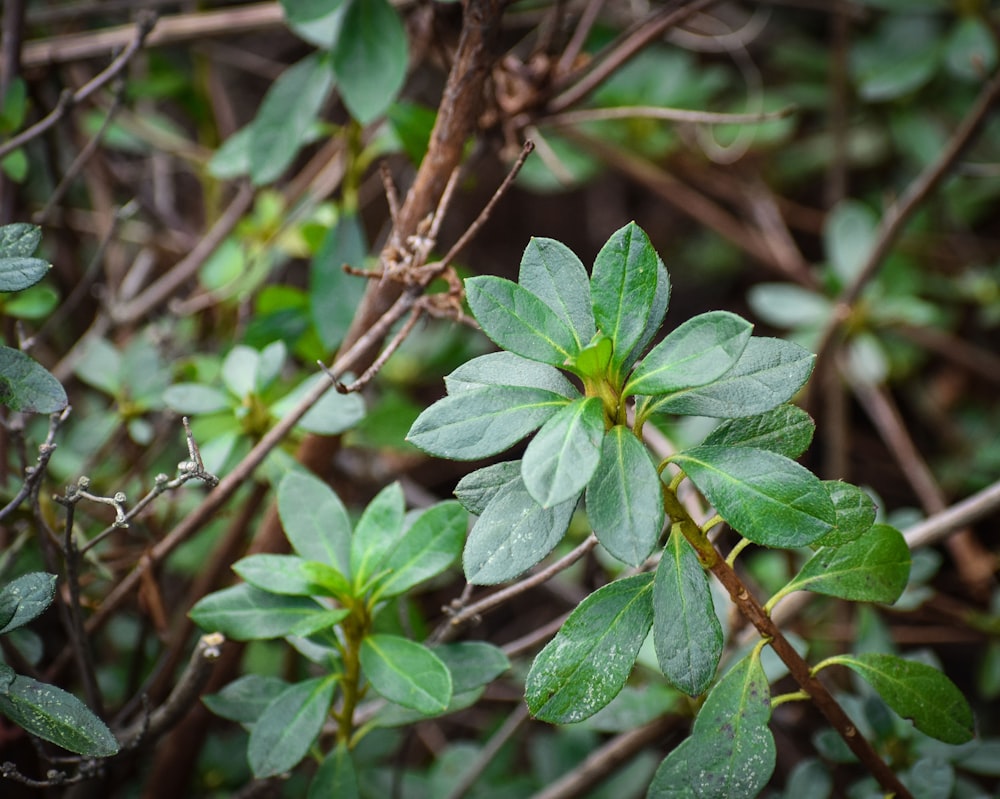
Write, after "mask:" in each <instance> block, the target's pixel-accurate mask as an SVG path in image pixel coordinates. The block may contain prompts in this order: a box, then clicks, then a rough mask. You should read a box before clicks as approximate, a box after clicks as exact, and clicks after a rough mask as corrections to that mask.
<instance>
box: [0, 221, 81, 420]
mask: <svg viewBox="0 0 1000 799" xmlns="http://www.w3.org/2000/svg"><path fill="white" fill-rule="evenodd" d="M41 237H42V233H41V230H40V229H39V228H38V227H37V226H36V225H28V224H24V223H17V224H13V225H4V226H3V227H0V292H14V291H22V290H24V289H26V288H28V287H29V286H33V285H35V284H36V283H38V281H40V280H41V279H42V278H43V277H45V275H46V274H47V273H48V271H49V269H50V268H51V264H49V263H48V262H47V261H44V260H42V259H41V258H35V257H34V252H35V250H36V249H37V248H38V243H39V241H41ZM66 402H67V400H66V391H65V389H63V387H62V385H61V384H60V383H59V381H58V380H56V379H55V377H53V376H52V375H51V374H50V373H49V371H48V370H47V369H45V367H43V366H42V365H41V364H39V363H38V362H37V361H35V360H34V359H33V358H31V357H30V356H28V355H25V354H24V353H23V352H21V351H20V350H15V349H13V348H12V347H5V346H2V345H0V403H2V404H3V405H6V406H7V407H8V408H10V409H11V410H15V411H27V412H31V413H54V412H56V411H61V410H62V409H63V408H65V407H66Z"/></svg>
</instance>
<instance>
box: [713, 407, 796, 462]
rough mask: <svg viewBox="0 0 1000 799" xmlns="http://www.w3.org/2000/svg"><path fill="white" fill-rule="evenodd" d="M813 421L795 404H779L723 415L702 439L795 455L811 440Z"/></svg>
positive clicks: (715, 443) (716, 443)
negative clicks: (760, 410) (752, 413)
mask: <svg viewBox="0 0 1000 799" xmlns="http://www.w3.org/2000/svg"><path fill="white" fill-rule="evenodd" d="M815 429H816V425H815V424H814V423H813V420H812V418H811V417H810V416H809V414H808V413H806V412H805V411H804V410H802V409H801V408H799V407H798V406H796V405H779V406H778V407H777V408H772V409H771V410H769V411H765V412H764V413H762V414H759V415H757V416H747V417H744V418H742V419H727V420H726V421H724V422H723V423H722V424H720V425H719V426H718V427H716V428H715V429H714V430H713V431H712V432H711V433H709V434H708V436H707V437H706V438H705V441H704V442H703V443H705V444H713V445H719V446H728V447H753V448H754V449H766V450H768V451H770V452H777V453H778V454H779V455H784V456H785V457H786V458H797V457H799V455H801V454H802V453H803V452H805V451H806V450H807V449H808V448H809V444H810V443H812V437H813V432H814V431H815Z"/></svg>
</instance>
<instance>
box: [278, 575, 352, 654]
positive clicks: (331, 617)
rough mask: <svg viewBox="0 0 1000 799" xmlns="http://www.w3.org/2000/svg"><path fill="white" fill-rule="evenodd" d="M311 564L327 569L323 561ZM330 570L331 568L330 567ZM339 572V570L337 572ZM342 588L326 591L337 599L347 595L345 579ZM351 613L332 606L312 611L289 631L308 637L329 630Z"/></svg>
mask: <svg viewBox="0 0 1000 799" xmlns="http://www.w3.org/2000/svg"><path fill="white" fill-rule="evenodd" d="M311 565H313V566H322V567H323V568H325V569H329V568H330V567H329V566H326V565H325V564H323V563H316V561H313V562H312V564H311ZM331 571H332V569H331ZM337 573H338V574H339V572H337ZM343 586H344V587H343V588H342V589H341V588H337V589H335V590H328V591H327V593H329V594H330V596H334V597H336V598H338V599H340V598H341V597H344V598H346V597H349V596H350V593H349V591H348V585H347V581H346V580H345V581H344V582H343ZM350 615H351V612H350V611H349V610H347V608H334V609H333V610H321V611H320V612H319V613H314V614H312V615H311V616H307V617H306V618H304V619H303V620H302V621H300V622H299V623H298V624H296V625H295V626H294V627H292V630H291V633H292V635H293V636H297V637H299V638H308V637H309V636H310V635H315V634H316V633H319V632H324V631H326V630H329V629H330V628H331V627H335V626H336V625H338V624H340V622H342V621H343V620H344V619H346V618H347V617H348V616H350Z"/></svg>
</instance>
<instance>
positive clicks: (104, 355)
mask: <svg viewBox="0 0 1000 799" xmlns="http://www.w3.org/2000/svg"><path fill="white" fill-rule="evenodd" d="M73 374H75V375H76V376H77V377H79V378H80V379H81V380H82V381H83V382H84V383H86V384H87V385H88V386H93V387H94V388H96V389H98V390H99V391H103V392H104V393H105V394H108V395H109V396H112V397H116V396H118V395H119V394H120V393H121V390H122V382H121V374H122V355H121V353H120V352H119V351H118V350H117V349H115V347H114V346H113V345H112V344H111V342H110V341H108V340H107V339H105V338H97V337H94V338H91V339H90V340H89V341H87V343H86V344H85V345H84V347H83V353H82V354H81V356H80V358H79V359H78V360H77V361H76V363H75V364H74V365H73ZM182 412H183V411H182Z"/></svg>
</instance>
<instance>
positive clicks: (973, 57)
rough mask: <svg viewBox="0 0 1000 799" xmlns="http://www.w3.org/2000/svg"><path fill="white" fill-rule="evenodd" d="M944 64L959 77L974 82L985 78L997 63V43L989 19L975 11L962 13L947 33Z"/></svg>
mask: <svg viewBox="0 0 1000 799" xmlns="http://www.w3.org/2000/svg"><path fill="white" fill-rule="evenodd" d="M945 64H946V65H947V67H948V70H949V71H950V72H951V74H952V75H954V76H955V77H956V78H960V79H962V80H967V81H970V82H972V83H979V82H980V81H982V79H983V76H984V75H990V74H992V73H993V70H994V69H995V68H996V65H997V43H996V40H995V39H994V38H993V32H992V31H991V30H990V26H989V25H987V24H986V22H985V21H984V20H983V19H982V18H980V17H978V16H974V15H972V14H969V15H963V16H962V17H960V18H959V19H958V21H957V22H956V23H955V27H954V28H952V31H951V34H950V35H949V36H948V44H947V50H946V52H945Z"/></svg>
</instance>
